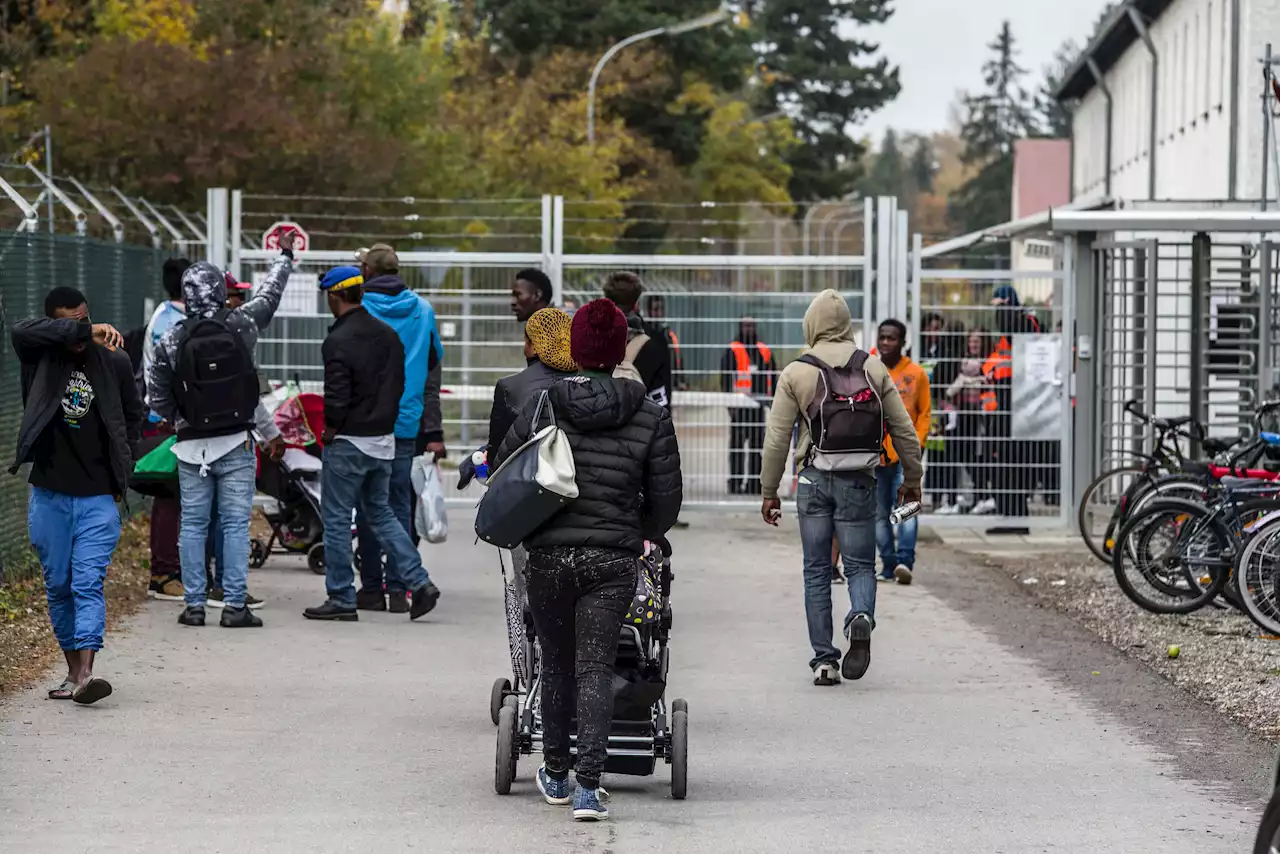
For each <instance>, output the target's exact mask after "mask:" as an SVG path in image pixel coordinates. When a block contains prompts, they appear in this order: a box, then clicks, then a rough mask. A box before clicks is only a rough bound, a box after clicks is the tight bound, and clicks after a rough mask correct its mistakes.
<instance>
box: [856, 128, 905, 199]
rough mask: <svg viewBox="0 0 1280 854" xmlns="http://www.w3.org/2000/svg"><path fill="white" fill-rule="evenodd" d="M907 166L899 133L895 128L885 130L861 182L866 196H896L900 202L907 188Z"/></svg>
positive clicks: (863, 193)
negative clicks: (878, 148)
mask: <svg viewBox="0 0 1280 854" xmlns="http://www.w3.org/2000/svg"><path fill="white" fill-rule="evenodd" d="M906 179H907V167H906V163H905V161H904V159H903V157H902V149H900V148H899V147H898V134H897V132H896V131H895V130H894V129H893V128H889V129H888V130H886V131H885V132H884V138H883V139H882V140H881V141H880V150H879V151H877V152H876V155H875V157H874V158H872V159H871V165H870V166H869V167H868V168H867V173H866V175H865V176H864V177H863V179H862V181H861V182H860V184H859V189H860V190H861V192H862V195H864V196H894V197H896V198H897V199H898V200H899V201H900V202H901V201H902V199H903V196H904V190H905V189H906Z"/></svg>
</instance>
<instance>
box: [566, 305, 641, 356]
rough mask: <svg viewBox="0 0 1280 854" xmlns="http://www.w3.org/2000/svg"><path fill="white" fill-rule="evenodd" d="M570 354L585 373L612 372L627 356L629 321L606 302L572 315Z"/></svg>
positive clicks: (588, 306) (586, 307)
mask: <svg viewBox="0 0 1280 854" xmlns="http://www.w3.org/2000/svg"><path fill="white" fill-rule="evenodd" d="M569 354H570V355H571V356H572V357H573V360H574V361H575V362H577V363H578V364H579V365H580V366H581V367H582V369H583V370H587V371H612V370H613V369H614V368H616V367H618V364H619V363H620V362H622V360H623V359H625V358H626V355H627V318H626V316H625V315H624V314H623V313H622V312H621V311H620V310H619V309H618V307H617V306H616V305H614V304H613V303H612V302H610V301H609V300H607V299H598V300H592V301H591V302H589V303H587V304H586V305H584V306H583V307H582V308H580V309H578V310H577V311H575V312H574V313H573V325H572V326H571V327H570V328H569Z"/></svg>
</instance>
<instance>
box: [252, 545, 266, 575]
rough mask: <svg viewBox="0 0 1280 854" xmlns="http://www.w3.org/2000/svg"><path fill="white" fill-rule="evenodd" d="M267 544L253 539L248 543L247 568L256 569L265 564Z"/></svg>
mask: <svg viewBox="0 0 1280 854" xmlns="http://www.w3.org/2000/svg"><path fill="white" fill-rule="evenodd" d="M267 554H268V552H267V544H266V543H264V542H263V541H262V540H258V539H255V540H253V541H252V542H250V543H249V567H250V568H251V569H258V568H260V567H261V566H262V565H263V564H264V563H266V562H267Z"/></svg>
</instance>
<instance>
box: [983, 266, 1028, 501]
mask: <svg viewBox="0 0 1280 854" xmlns="http://www.w3.org/2000/svg"><path fill="white" fill-rule="evenodd" d="M991 306H992V308H993V309H994V310H995V315H996V329H997V330H998V331H999V335H998V336H996V337H995V338H994V340H995V341H996V345H995V349H994V350H993V351H992V352H991V353H990V355H988V356H987V360H986V362H984V363H983V365H982V375H983V378H984V379H985V380H986V382H987V390H986V391H985V392H983V395H982V407H983V409H984V411H985V412H986V413H987V438H988V439H989V440H990V445H991V451H990V454H991V456H992V460H993V461H992V480H993V481H994V482H995V490H994V491H995V495H994V497H993V498H990V499H987V500H986V501H984V502H981V503H979V504H978V506H976V507H974V509H973V512H974V513H976V514H979V515H985V514H988V513H999V514H1000V515H1002V516H1026V515H1027V514H1028V513H1029V512H1030V510H1029V508H1028V500H1029V498H1030V492H1031V469H1030V468H1029V466H1030V464H1031V463H1032V459H1031V457H1032V448H1033V447H1034V445H1033V444H1032V443H1030V442H1027V441H1023V440H1018V439H1014V438H1013V339H1014V336H1016V335H1034V334H1037V333H1039V332H1040V324H1039V322H1038V321H1037V320H1036V319H1035V316H1034V315H1032V314H1031V313H1030V312H1028V311H1027V309H1026V308H1025V307H1024V306H1023V305H1022V301H1021V300H1020V299H1019V298H1018V292H1017V291H1016V290H1014V288H1013V287H1012V286H1011V285H1000V286H999V287H997V288H996V289H995V290H994V291H993V292H992V295H991Z"/></svg>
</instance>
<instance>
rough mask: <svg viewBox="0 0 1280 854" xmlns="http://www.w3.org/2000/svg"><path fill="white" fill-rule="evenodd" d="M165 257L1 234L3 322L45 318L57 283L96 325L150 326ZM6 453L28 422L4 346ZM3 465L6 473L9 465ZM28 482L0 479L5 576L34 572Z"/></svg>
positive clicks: (1, 433) (2, 436) (72, 240)
mask: <svg viewBox="0 0 1280 854" xmlns="http://www.w3.org/2000/svg"><path fill="white" fill-rule="evenodd" d="M164 257H165V256H164V255H163V254H162V253H160V252H158V251H157V250H155V249H152V248H150V247H142V246H130V245H127V244H119V243H106V242H102V241H98V240H94V239H92V238H76V237H68V236H51V235H46V234H26V233H0V319H2V320H3V325H4V328H5V330H6V332H7V331H8V329H9V328H10V327H11V326H12V324H13V323H14V322H15V321H17V320H21V319H23V318H26V317H35V316H41V315H43V314H44V296H45V294H46V293H47V292H48V291H49V289H50V288H52V287H54V286H56V285H67V286H71V287H75V288H78V289H79V290H81V291H82V292H83V293H84V294H85V297H86V299H87V300H88V303H89V310H90V313H91V315H92V317H93V319H94V320H95V321H99V322H104V323H111V324H113V325H115V326H116V327H117V328H119V329H120V330H121V331H122V332H126V331H128V330H130V329H134V328H137V327H139V326H141V325H144V324H145V323H146V321H147V308H148V305H151V304H154V300H155V299H156V298H158V297H160V296H161V289H160V270H161V266H162V265H163V262H164ZM0 399H2V400H4V401H5V403H6V405H5V407H4V409H3V411H0V448H3V453H4V454H6V455H7V456H6V459H7V460H11V459H12V455H13V453H14V449H15V448H16V445H17V436H18V427H19V425H20V424H21V422H22V386H21V369H20V365H19V363H18V357H17V356H16V355H15V354H14V352H13V348H12V347H11V346H10V344H9V342H8V341H5V342H4V345H3V347H0ZM5 467H6V468H7V467H8V463H6V465H5ZM26 508H27V485H26V479H25V476H9V475H7V474H5V475H4V476H3V477H2V478H0V562H2V563H0V567H2V571H0V576H3V577H14V576H17V575H23V574H26V573H28V572H29V571H30V570H31V566H30V564H29V562H28V561H26V560H24V559H23V558H24V556H25V555H26V554H27V548H28V541H27V530H26V520H27V511H26Z"/></svg>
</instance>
